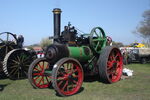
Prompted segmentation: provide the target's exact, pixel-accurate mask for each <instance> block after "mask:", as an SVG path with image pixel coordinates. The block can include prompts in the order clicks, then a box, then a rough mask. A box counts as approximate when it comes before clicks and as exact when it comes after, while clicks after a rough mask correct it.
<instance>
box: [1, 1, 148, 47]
mask: <svg viewBox="0 0 150 100" xmlns="http://www.w3.org/2000/svg"><path fill="white" fill-rule="evenodd" d="M56 7H59V8H61V9H62V11H63V12H62V19H61V20H62V21H61V23H62V24H61V28H62V29H63V26H64V25H67V23H68V21H70V22H71V24H72V25H73V26H75V27H77V28H78V29H80V30H82V31H83V32H85V33H90V31H91V29H92V28H93V27H96V26H100V27H102V28H103V29H104V31H105V32H106V34H107V35H108V36H110V37H112V39H113V40H114V41H117V42H122V43H124V44H130V43H132V42H134V41H137V42H142V40H143V39H142V38H140V37H139V36H137V35H134V34H133V33H132V31H134V30H135V28H136V26H137V25H138V24H139V22H140V21H141V20H142V14H143V12H144V11H145V10H147V9H150V0H0V32H5V31H9V32H12V33H15V34H17V35H20V34H22V35H23V36H24V38H25V45H31V44H34V43H39V42H40V41H41V39H42V38H45V37H48V36H52V35H53V13H52V10H53V8H56Z"/></svg>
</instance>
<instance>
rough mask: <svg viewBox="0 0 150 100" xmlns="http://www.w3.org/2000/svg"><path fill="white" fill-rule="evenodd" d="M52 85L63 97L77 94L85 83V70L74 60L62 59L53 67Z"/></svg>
mask: <svg viewBox="0 0 150 100" xmlns="http://www.w3.org/2000/svg"><path fill="white" fill-rule="evenodd" d="M52 77H53V80H52V83H53V87H54V89H55V90H56V92H57V93H58V94H59V95H61V96H70V95H73V94H75V93H77V92H78V91H79V89H80V87H81V86H82V82H83V69H82V66H81V65H80V63H79V62H78V61H77V60H75V59H73V58H62V59H60V60H59V61H58V62H57V63H56V64H55V65H54V67H53V71H52Z"/></svg>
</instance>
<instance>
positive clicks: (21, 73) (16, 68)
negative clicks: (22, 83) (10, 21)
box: [0, 32, 36, 79]
mask: <svg viewBox="0 0 150 100" xmlns="http://www.w3.org/2000/svg"><path fill="white" fill-rule="evenodd" d="M23 42H24V38H23V36H22V35H19V36H18V37H17V36H16V35H15V34H12V33H10V32H3V33H0V77H4V76H5V75H7V76H8V77H9V78H10V79H22V78H25V77H27V72H28V68H29V65H30V63H31V62H32V61H33V60H34V59H35V58H36V56H35V54H34V53H32V52H30V51H27V50H24V49H23V48H22V47H23Z"/></svg>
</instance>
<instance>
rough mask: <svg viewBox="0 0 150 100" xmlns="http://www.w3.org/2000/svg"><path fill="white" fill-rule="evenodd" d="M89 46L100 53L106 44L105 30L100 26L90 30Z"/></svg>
mask: <svg viewBox="0 0 150 100" xmlns="http://www.w3.org/2000/svg"><path fill="white" fill-rule="evenodd" d="M89 41H90V47H91V48H92V49H93V50H94V52H95V53H98V54H100V52H101V49H102V48H103V47H105V46H106V42H107V38H106V35H105V32H104V30H103V29H102V28H100V27H95V28H93V29H92V30H91V33H90V36H89Z"/></svg>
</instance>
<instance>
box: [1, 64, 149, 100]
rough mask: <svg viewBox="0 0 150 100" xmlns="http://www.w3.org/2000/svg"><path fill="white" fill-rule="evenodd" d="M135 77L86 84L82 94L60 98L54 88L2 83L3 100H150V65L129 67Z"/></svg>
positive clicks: (18, 81) (12, 82)
mask: <svg viewBox="0 0 150 100" xmlns="http://www.w3.org/2000/svg"><path fill="white" fill-rule="evenodd" d="M124 67H127V68H129V69H132V70H133V71H134V76H133V77H131V78H128V79H125V80H121V81H119V82H117V83H114V84H104V83H102V82H99V81H98V80H95V81H92V82H84V83H83V85H82V89H81V92H80V93H77V94H76V95H73V96H69V97H59V96H57V95H56V93H55V91H54V89H33V88H32V86H31V85H30V83H29V82H28V80H27V79H25V80H17V81H13V80H9V79H3V80H0V85H2V86H4V89H3V90H2V91H0V100H63V99H65V100H150V63H149V64H130V65H127V66H124Z"/></svg>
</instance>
